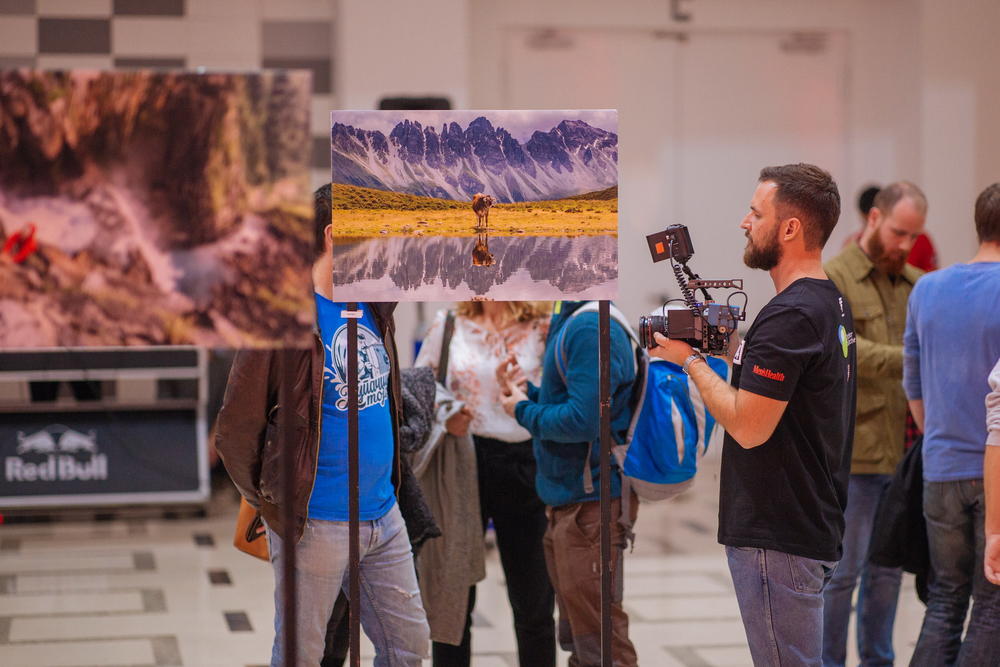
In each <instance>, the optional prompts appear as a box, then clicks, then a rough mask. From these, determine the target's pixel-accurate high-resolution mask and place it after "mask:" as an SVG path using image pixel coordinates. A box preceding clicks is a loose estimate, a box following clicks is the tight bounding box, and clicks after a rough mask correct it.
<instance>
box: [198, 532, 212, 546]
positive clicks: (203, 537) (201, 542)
mask: <svg viewBox="0 0 1000 667" xmlns="http://www.w3.org/2000/svg"><path fill="white" fill-rule="evenodd" d="M194 543H195V544H197V545H198V546H199V547H214V546H215V538H214V537H212V535H211V534H209V533H195V534H194Z"/></svg>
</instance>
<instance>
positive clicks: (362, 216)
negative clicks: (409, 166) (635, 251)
mask: <svg viewBox="0 0 1000 667" xmlns="http://www.w3.org/2000/svg"><path fill="white" fill-rule="evenodd" d="M587 197H593V198H587ZM333 209H334V210H333V230H334V231H333V233H334V236H337V237H338V238H357V237H364V238H370V237H377V236H380V235H381V236H475V235H476V234H477V230H476V214H475V213H473V211H472V204H471V202H460V201H459V202H456V201H451V200H448V199H435V198H433V197H418V196H415V195H407V194H401V193H395V192H383V191H381V190H372V189H370V188H361V187H356V186H350V185H341V184H339V183H335V184H334V185H333ZM489 234H490V236H522V235H523V236H599V235H613V236H617V234H618V188H609V189H608V190H602V191H600V192H594V193H588V194H587V195H577V196H576V197H572V198H567V199H556V200H551V201H535V202H521V203H516V204H496V205H494V206H493V207H492V208H491V209H490V218H489Z"/></svg>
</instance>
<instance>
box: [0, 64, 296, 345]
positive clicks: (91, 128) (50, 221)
mask: <svg viewBox="0 0 1000 667" xmlns="http://www.w3.org/2000/svg"><path fill="white" fill-rule="evenodd" d="M309 91H310V75H309V73H308V72H267V73H262V74H225V73H212V74H194V73H166V72H100V71H90V70H74V71H63V72H42V71H31V70H9V71H0V167H2V168H0V248H2V252H0V348H28V347H91V346H101V347H104V346H120V345H127V346H133V345H138V346H143V345H181V344H186V345H192V344H193V345H204V346H219V347H256V346H274V345H302V344H307V343H308V341H309V336H310V332H311V329H312V322H313V319H314V309H313V304H312V290H311V273H310V267H311V262H312V257H313V245H314V243H315V241H314V231H313V226H314V225H313V210H312V199H311V196H310V189H309V173H308V159H309V146H310V134H309V95H310V92H309Z"/></svg>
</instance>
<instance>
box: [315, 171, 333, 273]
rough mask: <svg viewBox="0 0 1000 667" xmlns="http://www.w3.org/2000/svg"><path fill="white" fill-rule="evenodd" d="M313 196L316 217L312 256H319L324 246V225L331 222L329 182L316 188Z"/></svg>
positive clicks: (331, 205) (331, 203) (331, 209)
mask: <svg viewBox="0 0 1000 667" xmlns="http://www.w3.org/2000/svg"><path fill="white" fill-rule="evenodd" d="M314 196H315V199H314V202H315V203H314V205H315V211H314V214H315V218H316V219H315V221H314V223H315V225H314V236H313V257H319V256H320V255H322V254H323V250H324V249H325V248H326V239H325V238H324V232H325V230H326V226H327V225H329V224H330V223H332V222H333V200H332V195H331V193H330V184H329V183H327V184H326V185H323V186H321V187H319V188H317V189H316V192H315V193H314Z"/></svg>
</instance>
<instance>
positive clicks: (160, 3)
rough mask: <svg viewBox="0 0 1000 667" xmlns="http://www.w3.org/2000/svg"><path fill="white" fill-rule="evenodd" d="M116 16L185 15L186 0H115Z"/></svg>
mask: <svg viewBox="0 0 1000 667" xmlns="http://www.w3.org/2000/svg"><path fill="white" fill-rule="evenodd" d="M114 13H115V15H116V16H184V0H115V4H114Z"/></svg>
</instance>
